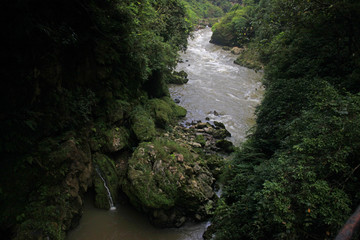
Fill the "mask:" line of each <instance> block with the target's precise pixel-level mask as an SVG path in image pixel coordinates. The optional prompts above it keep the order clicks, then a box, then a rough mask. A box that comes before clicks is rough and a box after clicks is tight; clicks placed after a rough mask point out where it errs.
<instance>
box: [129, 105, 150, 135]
mask: <svg viewBox="0 0 360 240" xmlns="http://www.w3.org/2000/svg"><path fill="white" fill-rule="evenodd" d="M131 123H132V124H131V129H132V130H133V132H134V134H135V136H136V138H137V139H138V140H139V141H140V142H143V141H150V140H151V139H152V138H153V137H154V136H155V135H156V130H155V123H154V120H153V119H152V117H151V115H150V114H149V112H148V111H146V110H145V109H144V108H143V107H142V106H137V107H136V108H135V109H134V110H133V112H132V113H131Z"/></svg>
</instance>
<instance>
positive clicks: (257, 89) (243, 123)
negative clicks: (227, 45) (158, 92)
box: [170, 28, 263, 145]
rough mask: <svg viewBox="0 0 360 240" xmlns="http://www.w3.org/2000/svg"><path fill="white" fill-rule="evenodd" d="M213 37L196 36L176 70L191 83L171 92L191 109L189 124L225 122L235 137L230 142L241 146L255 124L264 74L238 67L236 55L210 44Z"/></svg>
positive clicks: (208, 31)
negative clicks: (198, 121) (183, 73)
mask: <svg viewBox="0 0 360 240" xmlns="http://www.w3.org/2000/svg"><path fill="white" fill-rule="evenodd" d="M211 34H212V32H211V29H210V28H206V29H203V30H199V31H196V32H195V33H194V39H192V40H191V41H190V42H189V45H188V49H187V51H186V53H184V54H182V55H181V58H182V60H183V62H182V63H179V64H178V66H177V69H176V70H177V71H181V70H184V71H185V72H186V73H188V78H189V82H188V83H187V84H185V85H181V86H179V85H170V93H171V95H172V97H173V98H174V99H175V98H177V99H179V100H180V104H179V105H181V106H183V107H184V108H186V109H187V110H188V114H187V118H186V121H189V122H191V121H193V120H201V121H205V119H206V118H208V119H209V120H210V122H211V121H219V122H222V123H224V124H225V126H226V128H227V130H228V131H229V132H230V133H231V134H232V137H231V139H230V140H231V141H232V142H233V143H234V144H236V145H239V143H241V142H242V141H244V139H245V137H246V132H247V131H248V130H249V128H250V127H251V126H253V125H254V122H255V121H254V110H255V107H256V105H258V104H259V102H260V100H261V96H262V94H263V87H262V85H261V82H260V80H261V78H262V73H256V72H255V71H253V70H250V69H248V68H245V67H241V66H239V65H236V64H234V63H233V62H234V60H235V59H236V56H235V55H234V54H232V53H231V52H229V51H225V50H222V48H221V47H220V46H216V45H214V44H211V43H209V40H210V37H211Z"/></svg>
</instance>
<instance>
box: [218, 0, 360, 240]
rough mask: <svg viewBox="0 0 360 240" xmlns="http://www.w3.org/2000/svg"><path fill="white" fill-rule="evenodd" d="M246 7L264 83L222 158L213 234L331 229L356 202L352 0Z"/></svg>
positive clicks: (275, 1)
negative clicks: (251, 124) (249, 123)
mask: <svg viewBox="0 0 360 240" xmlns="http://www.w3.org/2000/svg"><path fill="white" fill-rule="evenodd" d="M254 7H256V10H255V11H254V14H253V15H252V17H251V21H250V23H251V27H253V28H254V31H255V35H254V38H253V40H252V45H250V47H251V48H252V49H256V50H257V51H258V52H259V53H260V60H261V61H262V62H263V63H264V64H265V66H266V68H265V80H264V85H265V87H266V93H265V96H264V99H263V101H262V103H261V105H260V106H259V107H258V109H257V121H256V126H255V128H254V129H253V131H252V134H251V135H250V136H249V138H248V140H247V141H246V142H245V143H244V144H243V146H242V149H241V151H239V152H238V153H237V155H236V156H235V157H234V159H233V160H232V162H231V163H230V164H229V166H228V167H227V172H226V174H225V179H226V184H225V189H224V194H223V198H222V203H221V204H220V205H219V207H218V210H217V214H216V218H215V219H214V221H213V222H214V224H215V225H214V229H216V239H227V240H228V239H331V238H333V237H334V235H336V233H337V231H338V230H339V229H340V227H341V226H342V224H344V222H345V220H346V219H347V218H348V217H349V216H350V214H351V212H352V211H354V210H355V209H356V207H357V206H358V204H359V203H360V201H359V199H360V195H359V191H358V189H359V187H360V185H359V177H360V171H359V164H360V162H359V157H360V138H359V136H360V132H359V131H360V121H359V119H360V98H359V90H360V88H359V87H360V75H359V69H360V68H359V67H360V55H359V54H360V45H359V43H360V28H359V26H360V22H359V21H360V11H359V9H360V6H359V2H358V1H353V0H344V1H335V2H334V1H327V0H321V1H312V0H310V1H305V0H304V1H303V0H296V1H285V0H262V1H260V2H259V4H257V5H254Z"/></svg>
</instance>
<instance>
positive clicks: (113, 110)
mask: <svg viewBox="0 0 360 240" xmlns="http://www.w3.org/2000/svg"><path fill="white" fill-rule="evenodd" d="M129 111H130V103H128V102H126V101H123V100H114V101H113V103H112V104H109V105H108V107H107V109H106V114H107V119H108V122H109V123H110V124H115V123H118V124H121V123H123V121H124V120H125V119H126V117H127V115H128V113H129Z"/></svg>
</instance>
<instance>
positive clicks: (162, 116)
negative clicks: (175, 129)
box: [147, 97, 186, 128]
mask: <svg viewBox="0 0 360 240" xmlns="http://www.w3.org/2000/svg"><path fill="white" fill-rule="evenodd" d="M147 106H148V109H149V111H150V114H151V116H152V117H153V118H154V120H155V123H156V126H157V127H160V128H165V126H167V125H169V124H171V123H174V122H175V121H176V120H177V119H178V118H181V117H185V116H186V109H185V108H183V107H180V106H178V105H176V104H175V103H174V102H173V101H172V100H171V98H169V97H163V98H153V99H150V100H149V101H148V103H147Z"/></svg>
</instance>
